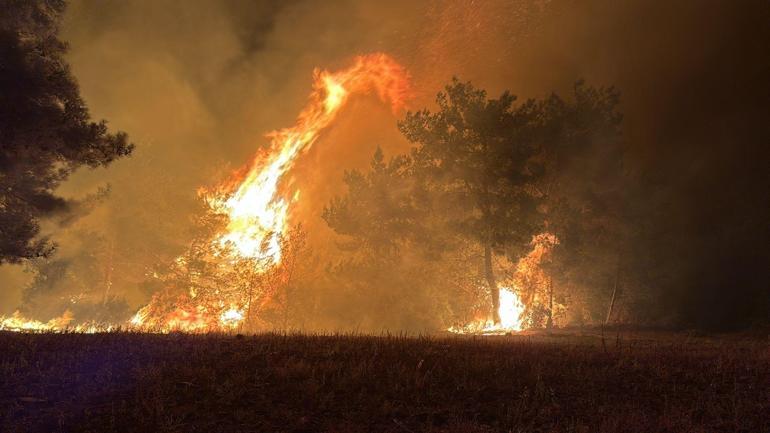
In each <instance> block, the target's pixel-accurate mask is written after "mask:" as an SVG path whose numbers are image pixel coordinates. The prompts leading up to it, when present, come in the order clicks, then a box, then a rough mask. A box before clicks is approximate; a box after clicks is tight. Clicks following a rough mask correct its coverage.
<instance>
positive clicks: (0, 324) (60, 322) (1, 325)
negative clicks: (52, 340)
mask: <svg viewBox="0 0 770 433" xmlns="http://www.w3.org/2000/svg"><path fill="white" fill-rule="evenodd" d="M72 319H73V317H72V313H70V312H69V311H65V312H64V314H62V315H61V316H60V317H55V318H53V319H51V320H49V321H47V322H41V321H39V320H34V319H28V318H25V317H24V316H22V315H21V313H20V312H19V311H15V312H14V313H13V314H12V315H11V316H10V317H5V316H0V331H13V332H79V333H84V334H93V333H96V332H110V331H112V330H114V329H116V328H115V327H114V326H112V325H104V324H97V323H81V324H78V325H72Z"/></svg>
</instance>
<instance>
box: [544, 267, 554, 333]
mask: <svg viewBox="0 0 770 433" xmlns="http://www.w3.org/2000/svg"><path fill="white" fill-rule="evenodd" d="M548 304H549V305H548V321H547V322H546V323H545V327H546V328H548V329H551V328H553V278H551V277H549V278H548Z"/></svg>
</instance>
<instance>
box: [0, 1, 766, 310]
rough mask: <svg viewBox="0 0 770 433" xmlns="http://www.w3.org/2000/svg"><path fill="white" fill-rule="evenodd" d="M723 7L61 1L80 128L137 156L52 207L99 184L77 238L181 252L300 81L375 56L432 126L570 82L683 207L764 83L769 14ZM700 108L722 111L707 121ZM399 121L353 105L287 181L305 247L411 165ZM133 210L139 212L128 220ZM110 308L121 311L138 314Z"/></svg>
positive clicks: (68, 248)
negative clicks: (470, 98)
mask: <svg viewBox="0 0 770 433" xmlns="http://www.w3.org/2000/svg"><path fill="white" fill-rule="evenodd" d="M704 3H707V4H704ZM731 5H733V3H731V2H727V1H723V2H697V1H678V2H649V1H642V0H632V1H626V2H615V1H608V0H592V1H560V2H550V1H546V0H522V1H494V0H489V1H480V0H447V1H443V0H427V1H414V0H408V1H402V0H395V1H387V2H384V1H360V0H350V1H344V0H340V1H323V2H322V1H285V2H274V1H195V2H190V1H181V0H178V1H174V0H166V1H161V2H156V1H149V0H133V1H117V0H109V1H107V0H104V1H96V0H76V1H73V2H71V4H70V5H69V8H68V11H67V14H66V17H65V22H64V25H63V29H62V39H64V40H66V41H68V43H69V44H70V51H69V55H68V59H69V62H70V64H71V67H72V70H73V73H74V75H75V77H76V78H77V79H78V81H79V83H80V86H81V93H82V95H83V97H84V99H85V100H86V102H87V104H88V106H89V108H90V110H91V113H92V115H93V117H94V118H105V119H108V121H109V122H110V127H111V128H112V129H115V130H118V129H119V130H124V131H127V132H128V133H129V135H130V137H131V139H132V141H134V142H135V143H136V145H137V149H136V151H135V154H134V155H133V156H132V157H131V158H126V159H125V160H120V161H117V162H115V163H114V164H112V165H111V166H110V167H108V168H106V169H98V170H82V171H80V172H78V173H76V175H75V176H73V177H72V178H71V179H70V180H69V181H68V182H67V183H66V184H64V185H63V186H62V187H61V190H60V193H61V194H62V195H64V196H66V197H81V196H84V195H85V194H88V193H92V192H94V191H96V190H97V189H98V188H99V187H100V186H104V185H105V184H109V185H110V186H111V194H110V197H109V198H108V199H107V200H106V201H105V202H104V203H102V204H101V205H100V206H99V207H98V208H97V209H95V210H94V211H93V212H91V213H90V214H88V215H87V216H84V217H82V218H81V219H80V220H78V221H77V223H76V224H78V225H79V226H80V227H84V226H85V227H88V226H92V227H93V228H94V230H97V231H103V232H106V233H113V234H115V237H116V238H118V239H120V238H121V236H123V238H125V239H126V242H137V243H138V244H142V245H147V246H149V250H151V249H152V246H153V245H154V244H155V243H156V242H158V233H159V232H160V231H163V230H167V231H174V233H178V234H179V237H180V238H184V233H185V230H186V228H187V227H189V225H190V215H191V214H192V213H193V212H194V209H195V201H196V190H197V189H198V188H199V187H201V186H207V185H213V184H216V183H217V182H219V181H221V180H222V179H223V178H224V177H225V176H227V174H228V173H229V171H231V170H233V169H236V168H238V167H240V166H242V165H243V164H245V163H247V162H248V161H249V159H250V157H251V155H253V154H254V152H255V150H256V149H257V148H259V147H260V146H262V145H265V144H267V142H268V140H267V139H265V138H264V134H265V133H266V132H268V131H271V130H273V129H277V128H282V127H286V126H290V125H291V124H292V123H293V122H294V120H295V118H296V116H297V114H298V112H299V110H300V109H301V108H302V107H303V104H304V102H305V98H306V97H307V95H308V93H309V91H310V86H311V83H312V72H313V69H314V68H317V67H318V68H323V69H329V70H336V69H339V68H342V67H345V66H346V65H348V63H349V62H350V61H351V59H352V58H353V57H354V56H355V55H358V54H365V53H370V52H385V53H388V54H390V55H391V56H393V57H394V58H395V59H396V60H397V61H399V62H400V63H401V64H403V65H404V66H405V67H406V69H407V70H408V71H409V73H410V74H411V78H412V89H413V95H414V97H413V99H412V100H411V102H410V104H409V108H411V109H421V108H424V107H428V108H430V107H431V106H432V101H433V98H434V96H435V94H436V92H438V91H440V90H441V89H442V87H443V86H444V85H445V84H446V83H448V82H449V81H450V80H451V78H452V77H453V76H457V77H459V78H460V79H461V80H470V81H472V82H473V83H474V84H475V85H477V86H478V87H481V88H484V89H486V90H488V91H489V93H490V94H491V96H497V95H498V94H499V93H500V92H502V91H503V90H505V89H509V90H511V91H512V93H514V94H516V95H519V97H520V98H528V97H542V96H545V95H547V94H548V93H550V92H552V91H556V92H559V93H568V92H569V90H570V89H571V86H572V85H573V84H574V83H575V81H576V80H578V79H581V78H584V79H586V80H587V81H588V83H589V84H590V85H594V86H609V85H615V86H616V87H618V88H619V90H620V92H621V99H622V103H621V107H620V109H621V111H622V112H623V113H624V115H625V119H624V124H623V130H624V136H625V137H626V140H627V141H628V143H629V146H628V148H629V155H628V159H629V161H630V163H629V164H628V168H629V170H644V169H645V168H649V167H650V166H651V165H652V166H655V170H653V171H655V172H658V171H659V172H660V173H669V174H668V175H665V174H664V175H663V176H664V178H665V180H664V183H665V184H666V185H673V186H674V187H676V185H685V186H683V187H681V188H680V190H687V185H690V183H691V182H695V181H693V179H698V176H702V175H703V172H702V170H704V168H703V167H708V165H709V164H710V163H711V162H710V161H712V159H714V158H715V157H714V155H715V154H716V152H712V151H711V150H709V149H712V148H713V149H716V148H723V147H729V148H731V149H733V150H732V151H730V152H728V154H727V155H726V156H724V155H720V161H721V160H722V159H724V158H726V159H724V160H725V161H727V162H725V164H730V166H732V164H738V165H739V164H740V163H741V160H740V159H738V158H739V157H738V156H736V155H744V154H745V152H743V153H741V152H742V150H746V149H748V148H746V147H745V146H744V147H742V146H743V145H742V144H741V143H740V142H739V143H736V144H734V145H729V146H728V145H726V144H725V143H727V141H725V140H727V138H725V137H727V136H728V134H726V133H725V132H724V131H729V130H731V128H733V129H734V128H739V125H738V124H737V123H735V122H737V121H738V120H736V119H738V116H737V115H735V113H737V112H738V109H737V108H736V107H737V105H736V104H737V101H741V100H744V99H745V98H744V96H745V95H744V94H746V93H747V92H748V90H747V89H748V88H747V87H746V88H744V85H743V84H741V83H743V82H745V83H753V82H761V81H762V76H765V77H766V76H767V75H766V73H767V72H768V68H767V61H766V60H765V61H756V60H757V59H756V58H755V57H756V56H757V55H761V52H762V50H761V47H760V45H756V44H755V43H754V42H752V41H755V39H757V38H755V37H754V36H753V35H749V34H748V33H746V32H747V30H746V29H749V28H757V27H761V26H762V25H763V23H762V21H761V19H760V17H761V16H763V15H762V14H760V13H757V11H761V12H763V13H766V12H767V9H768V7H767V4H766V3H764V4H763V3H762V2H746V4H745V5H744V6H741V7H734V6H731ZM765 16H766V15H765ZM764 25H765V26H766V23H764ZM731 44H732V45H731ZM757 44H758V42H757ZM736 46H737V47H738V48H736ZM736 71H737V72H736ZM728 72H729V73H730V74H732V75H731V77H730V78H729V79H728V80H725V79H724V74H726V73H728ZM725 85H727V86H731V87H729V88H726V87H725ZM745 86H748V84H746V85H745ZM766 90H767V86H766V85H765V86H764V87H760V88H759V89H757V91H758V92H760V93H761V94H760V95H759V97H762V94H767V92H766ZM728 91H729V92H728ZM709 92H712V93H713V95H710V96H709ZM720 92H721V93H720ZM762 92H764V93H762ZM712 97H713V98H716V99H718V100H719V103H720V104H722V105H721V111H719V112H717V111H716V110H715V109H713V110H712V109H711V108H709V102H710V101H711V100H712ZM752 108H753V106H752V105H751V104H749V107H748V108H745V107H744V108H742V110H744V111H747V112H749V113H750V116H749V117H746V116H744V117H741V118H740V119H742V120H741V121H745V120H746V119H750V118H751V116H754V115H759V114H760V113H759V111H757V110H753V109H752ZM402 114H403V113H400V114H396V115H394V114H393V113H391V112H390V110H389V108H388V107H386V106H385V105H384V104H382V103H381V102H379V101H378V100H377V99H376V98H375V97H374V96H370V97H356V98H355V99H353V100H352V101H351V103H350V104H349V106H348V107H347V108H345V109H344V110H343V112H342V113H341V114H340V116H339V117H338V119H337V121H336V123H335V124H334V125H333V126H332V127H331V128H329V129H328V130H327V131H325V132H324V134H323V136H322V137H321V139H320V140H319V141H318V142H317V143H316V144H315V145H314V146H313V148H312V150H311V151H310V152H309V153H308V154H306V155H304V156H303V157H302V160H300V161H299V162H298V165H297V167H296V169H295V170H294V172H293V173H292V176H293V178H294V179H295V180H296V182H297V186H298V187H299V189H300V190H301V197H302V200H301V203H300V204H299V205H298V207H297V208H296V210H295V212H294V215H295V220H294V221H293V222H303V223H304V224H305V225H306V226H307V227H309V228H310V231H311V236H313V237H315V239H324V240H326V239H329V236H330V234H329V233H328V230H327V229H326V228H325V227H324V225H323V222H322V221H321V219H320V214H321V210H322V208H323V205H324V204H325V203H327V202H328V200H329V199H330V198H331V197H333V196H334V195H335V194H340V193H342V192H343V191H341V185H342V173H343V172H344V170H346V169H352V168H362V167H365V166H366V164H367V163H368V161H369V159H370V158H371V155H372V154H373V152H374V150H375V148H376V147H377V146H381V147H382V148H383V150H384V151H385V154H386V156H389V155H393V154H394V153H397V152H402V151H405V150H407V149H408V143H407V142H406V141H405V140H404V139H403V137H401V135H400V134H399V132H398V130H397V128H396V122H397V120H398V118H399V117H400V116H401V115H402ZM690 118H691V119H698V120H699V121H700V122H701V123H702V122H717V123H719V122H721V123H719V124H720V125H722V128H723V132H722V133H721V134H719V135H718V137H719V138H714V136H709V140H712V139H713V140H712V141H713V146H711V147H709V146H706V147H707V149H706V150H705V151H698V152H696V154H694V155H693V154H692V153H691V151H692V150H693V149H696V148H697V147H698V144H696V143H700V142H702V141H699V140H701V139H702V138H703V136H702V132H697V131H695V129H697V128H695V127H693V126H692V125H690V126H688V119H690ZM731 122H732V123H731ZM691 123H692V122H691ZM674 143H675V144H676V145H673V144H674ZM672 149H673V150H672ZM661 155H663V157H661ZM682 162H684V164H682ZM674 166H676V167H677V168H676V170H673V169H672V168H671V167H674ZM658 168H659V169H660V170H658ZM757 168H759V167H757ZM725 170H728V171H729V168H725ZM665 176H668V177H665ZM699 194H700V195H703V196H705V195H706V194H707V192H705V190H704V191H701V190H696V191H694V195H689V196H688V197H689V198H688V199H687V200H691V201H692V203H690V202H688V201H687V200H684V201H682V203H681V204H679V205H677V206H679V207H675V208H673V209H672V211H671V213H670V215H667V216H666V220H667V221H671V222H670V224H672V227H673V228H672V230H691V229H692V227H693V224H692V223H693V221H694V220H695V219H697V218H701V215H702V212H700V211H698V212H695V211H694V210H693V209H694V205H693V203H696V201H697V199H698V197H700V196H699ZM148 195H149V196H152V198H151V199H147V196H148ZM693 197H695V198H693ZM143 203H149V204H150V205H148V206H152V208H151V209H147V208H141V207H142V206H141V205H137V204H143ZM145 207H147V206H145ZM708 211H710V210H709V209H707V212H708ZM142 213H146V214H150V215H153V218H155V220H157V224H154V225H153V224H145V225H141V226H139V225H137V223H136V221H137V220H138V218H136V216H137V215H139V214H142ZM146 214H145V215H146ZM144 220H147V218H144ZM300 220H301V221H300ZM706 221H708V220H706ZM704 224H705V223H704ZM702 230H706V229H705V228H702ZM48 231H49V232H50V233H51V236H52V238H53V239H54V240H56V241H57V242H58V244H59V250H58V253H57V254H59V255H60V256H63V257H66V256H67V255H74V254H79V253H80V251H79V248H80V246H79V245H80V244H79V240H78V239H73V236H74V235H73V234H72V231H71V228H67V227H54V226H50V227H48ZM323 243H325V242H319V244H323ZM20 269H21V268H19V267H11V266H4V267H2V268H0V274H2V275H0V281H2V282H3V284H4V285H6V287H7V290H3V291H0V297H2V298H1V299H0V314H7V313H9V312H11V311H13V309H14V308H15V306H16V305H18V303H19V302H20V293H21V288H22V287H23V285H24V284H25V279H26V278H27V277H26V275H24V274H23V273H21V271H20ZM693 269H696V266H695V265H693ZM683 290H684V289H683ZM125 295H126V296H127V297H128V299H129V301H130V302H131V304H132V305H138V304H139V303H140V302H142V301H144V300H146V296H147V295H146V294H142V293H139V292H135V293H133V292H130V291H129V292H128V293H125Z"/></svg>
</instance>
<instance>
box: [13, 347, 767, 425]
mask: <svg viewBox="0 0 770 433" xmlns="http://www.w3.org/2000/svg"><path fill="white" fill-rule="evenodd" d="M608 335H611V337H608V338H607V339H606V341H604V343H603V342H602V340H601V338H599V337H598V336H596V335H591V334H580V335H579V334H566V333H563V334H552V335H542V334H539V335H516V336H499V337H476V338H462V337H431V338H406V337H371V336H313V335H290V336H282V335H261V336H254V337H249V336H246V337H243V336H225V335H152V334H132V333H109V334H95V335H84V334H18V333H8V332H3V333H0V348H2V350H1V351H0V431H3V432H57V431H64V432H67V431H78V432H80V431H83V432H129V431H148V432H262V431H265V432H272V431H285V432H313V431H332V432H369V431H374V432H417V431H428V432H492V431H512V432H720V431H725V432H769V431H770V347H769V345H768V339H767V336H766V335H765V336H760V337H754V338H739V337H724V336H721V337H720V338H719V339H716V338H714V339H712V338H709V337H693V336H687V335H683V334H665V335H663V334H635V335H633V336H631V335H618V334H615V333H613V334H608Z"/></svg>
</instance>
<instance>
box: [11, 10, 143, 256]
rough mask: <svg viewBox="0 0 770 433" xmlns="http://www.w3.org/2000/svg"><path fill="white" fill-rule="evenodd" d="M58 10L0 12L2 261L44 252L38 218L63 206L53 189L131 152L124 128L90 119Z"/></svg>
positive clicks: (46, 249)
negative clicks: (85, 168)
mask: <svg viewBox="0 0 770 433" xmlns="http://www.w3.org/2000/svg"><path fill="white" fill-rule="evenodd" d="M64 8H65V3H64V2H63V1H59V0H45V1H38V2H29V1H20V0H12V1H6V2H4V3H3V10H2V12H0V263H2V262H16V261H19V260H21V259H24V258H30V257H35V256H41V255H46V254H48V253H50V252H51V250H52V245H51V244H50V243H49V242H47V241H46V240H45V239H39V238H38V235H39V231H40V228H39V220H40V218H42V217H46V216H49V215H53V214H55V213H57V212H63V211H66V209H67V207H68V206H67V202H66V201H65V200H64V199H62V198H60V197H57V196H56V195H55V194H54V193H53V191H54V190H55V189H56V187H57V186H58V185H59V184H60V183H61V182H62V181H64V180H65V179H67V177H68V176H69V175H70V174H71V173H72V172H73V171H75V170H76V169H77V168H78V167H81V166H84V165H85V166H88V167H98V166H104V165H107V164H109V163H110V162H112V161H113V160H115V159H116V158H120V157H122V156H126V155H129V154H130V153H131V151H132V149H133V144H131V143H129V142H128V138H127V135H126V134H125V133H123V132H117V133H110V132H109V131H108V130H107V124H106V121H104V120H101V121H98V122H93V121H91V119H90V115H89V112H88V108H87V107H86V105H85V103H84V102H83V99H82V98H81V97H80V92H79V88H78V85H77V82H76V80H75V79H74V77H73V76H72V74H71V72H70V69H69V66H68V65H67V62H66V61H65V59H64V54H65V52H66V49H67V45H66V43H65V42H63V41H61V40H60V39H59V38H58V31H59V22H60V20H61V16H62V14H63V12H64Z"/></svg>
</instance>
